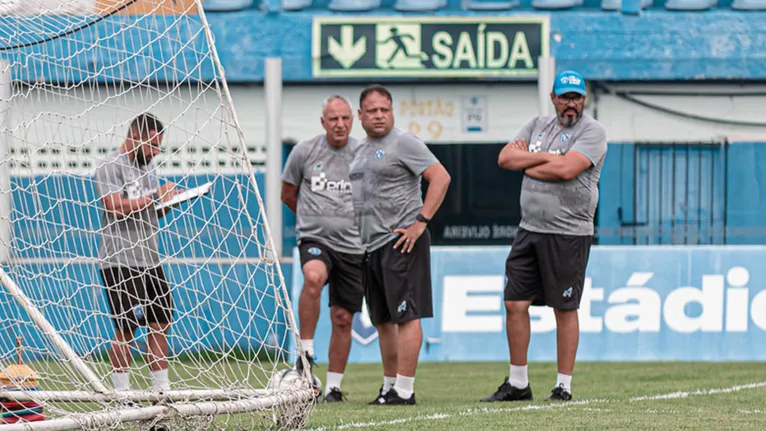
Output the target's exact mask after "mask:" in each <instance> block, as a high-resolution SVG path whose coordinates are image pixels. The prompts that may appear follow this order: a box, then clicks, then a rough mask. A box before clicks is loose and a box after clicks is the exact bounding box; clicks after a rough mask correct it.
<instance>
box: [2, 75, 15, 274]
mask: <svg viewBox="0 0 766 431" xmlns="http://www.w3.org/2000/svg"><path fill="white" fill-rule="evenodd" d="M11 96H12V91H11V64H10V63H9V62H8V61H7V60H0V264H4V263H7V262H8V260H9V259H10V257H11V202H12V201H11V167H10V163H9V162H8V156H9V155H10V148H9V147H10V145H11V132H10V118H9V116H10V113H11Z"/></svg>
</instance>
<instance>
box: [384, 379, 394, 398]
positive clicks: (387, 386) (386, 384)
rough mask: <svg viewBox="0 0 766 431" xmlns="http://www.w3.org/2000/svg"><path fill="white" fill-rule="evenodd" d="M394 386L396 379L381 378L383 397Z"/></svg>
mask: <svg viewBox="0 0 766 431" xmlns="http://www.w3.org/2000/svg"><path fill="white" fill-rule="evenodd" d="M394 384H396V377H388V376H383V392H382V393H383V395H385V394H386V392H388V390H389V389H391V388H393V387H394Z"/></svg>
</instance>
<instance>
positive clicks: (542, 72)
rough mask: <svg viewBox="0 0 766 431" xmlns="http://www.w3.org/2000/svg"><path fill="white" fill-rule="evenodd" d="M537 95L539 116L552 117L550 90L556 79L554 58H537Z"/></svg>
mask: <svg viewBox="0 0 766 431" xmlns="http://www.w3.org/2000/svg"><path fill="white" fill-rule="evenodd" d="M537 70H538V74H537V95H538V110H539V112H540V115H553V105H552V104H551V89H552V87H553V80H554V79H555V78H556V58H555V57H539V58H538V61H537Z"/></svg>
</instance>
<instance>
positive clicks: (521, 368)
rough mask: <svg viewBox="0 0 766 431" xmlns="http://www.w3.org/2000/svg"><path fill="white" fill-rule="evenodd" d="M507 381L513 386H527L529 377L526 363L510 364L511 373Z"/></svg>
mask: <svg viewBox="0 0 766 431" xmlns="http://www.w3.org/2000/svg"><path fill="white" fill-rule="evenodd" d="M508 383H510V384H511V386H513V387H514V388H519V389H524V388H526V387H527V386H529V377H527V366H526V365H511V374H510V377H509V378H508Z"/></svg>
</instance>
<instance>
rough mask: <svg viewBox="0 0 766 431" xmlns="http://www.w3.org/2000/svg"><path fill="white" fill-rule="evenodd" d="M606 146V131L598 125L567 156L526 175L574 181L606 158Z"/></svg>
mask: <svg viewBox="0 0 766 431" xmlns="http://www.w3.org/2000/svg"><path fill="white" fill-rule="evenodd" d="M606 145H607V144H606V131H605V130H604V128H603V127H601V126H600V125H599V124H597V123H596V124H594V125H593V126H592V127H590V128H588V129H587V130H585V131H583V134H582V135H580V136H578V137H577V140H576V141H575V143H574V145H573V146H572V148H570V149H569V151H567V153H566V154H565V155H563V156H558V157H556V158H554V159H553V160H551V161H549V162H547V163H543V164H541V165H537V166H535V167H532V168H529V169H527V170H525V171H524V174H526V175H529V176H530V177H532V178H535V179H538V180H543V181H570V180H573V179H575V178H577V176H578V175H580V174H581V173H582V172H583V171H585V170H586V169H588V168H590V167H591V166H594V165H595V164H596V163H598V162H599V160H601V158H602V157H604V153H606Z"/></svg>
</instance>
